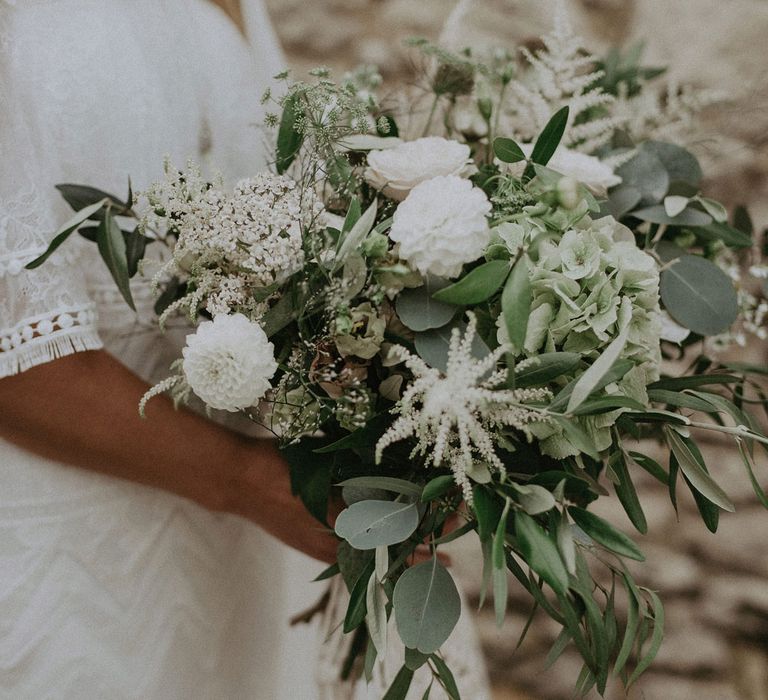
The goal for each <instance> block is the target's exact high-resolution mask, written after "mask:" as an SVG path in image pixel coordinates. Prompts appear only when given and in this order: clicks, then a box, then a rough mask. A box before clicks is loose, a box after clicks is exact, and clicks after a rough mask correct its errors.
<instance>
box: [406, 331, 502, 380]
mask: <svg viewBox="0 0 768 700" xmlns="http://www.w3.org/2000/svg"><path fill="white" fill-rule="evenodd" d="M454 328H456V329H458V330H459V332H460V333H461V334H462V335H464V334H465V333H466V331H467V324H466V323H465V322H464V321H460V320H454V321H452V322H451V323H448V324H447V325H445V326H442V327H440V328H432V329H431V330H428V331H423V332H421V333H417V334H416V338H415V339H414V345H415V346H416V352H417V353H418V354H419V357H421V359H422V360H424V362H426V363H427V364H428V365H430V367H434V368H436V369H439V370H442V371H443V372H444V371H445V370H446V369H447V368H448V348H449V347H450V343H451V333H452V332H453V329H454ZM490 352H491V351H490V349H489V348H488V346H487V345H486V344H485V343H484V342H483V339H482V338H481V337H480V336H479V335H477V334H475V337H474V338H473V340H472V347H471V353H472V356H473V357H474V358H475V359H477V360H482V359H483V358H484V357H487V356H488V354H490Z"/></svg>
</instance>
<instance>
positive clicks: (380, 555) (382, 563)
mask: <svg viewBox="0 0 768 700" xmlns="http://www.w3.org/2000/svg"><path fill="white" fill-rule="evenodd" d="M373 560H374V563H375V566H376V568H375V573H376V580H377V581H382V582H383V581H384V579H385V578H386V577H387V572H388V571H389V547H387V546H386V545H379V546H378V547H376V553H375V554H374V557H373Z"/></svg>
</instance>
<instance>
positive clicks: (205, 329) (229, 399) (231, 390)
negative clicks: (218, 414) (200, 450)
mask: <svg viewBox="0 0 768 700" xmlns="http://www.w3.org/2000/svg"><path fill="white" fill-rule="evenodd" d="M182 354H183V356H184V360H183V363H182V369H183V371H184V376H185V378H186V381H187V384H189V386H190V388H191V389H192V391H194V392H195V394H197V395H198V396H199V397H200V398H201V399H202V400H203V401H204V402H205V403H206V404H207V405H208V406H210V407H211V408H218V409H222V410H225V411H238V410H240V409H243V408H248V407H250V406H254V405H256V404H257V403H258V402H259V399H261V397H262V396H264V394H265V393H266V391H267V389H269V388H270V383H269V380H270V379H271V378H272V375H273V374H274V373H275V370H276V369H277V362H275V356H274V347H273V345H272V343H270V342H269V340H268V339H267V336H266V333H264V331H263V330H262V328H261V326H260V325H259V324H258V323H255V322H253V321H249V320H248V318H246V317H245V316H244V315H243V314H232V315H231V316H224V315H220V316H216V317H215V318H214V319H213V321H205V322H204V323H201V324H200V325H199V326H198V328H197V332H195V333H192V334H191V335H188V336H187V346H186V347H185V348H184V349H183V350H182Z"/></svg>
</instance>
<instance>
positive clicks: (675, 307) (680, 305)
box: [659, 255, 739, 336]
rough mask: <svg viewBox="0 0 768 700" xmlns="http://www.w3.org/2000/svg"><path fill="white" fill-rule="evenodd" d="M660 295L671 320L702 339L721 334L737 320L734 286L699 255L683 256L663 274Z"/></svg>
mask: <svg viewBox="0 0 768 700" xmlns="http://www.w3.org/2000/svg"><path fill="white" fill-rule="evenodd" d="M659 291H660V294H661V300H662V302H663V303H664V307H665V308H666V310H667V311H668V312H669V314H670V316H672V318H674V319H675V321H677V322H678V323H679V324H680V325H682V326H684V327H685V328H688V329H690V330H692V331H693V332H694V333H698V334H699V335H705V336H707V335H717V334H718V333H722V332H723V331H725V330H727V329H728V328H729V327H730V325H731V324H732V323H733V322H734V321H735V320H736V317H737V316H738V312H739V307H738V298H737V295H736V290H735V289H734V286H733V282H731V279H730V278H729V277H728V275H726V274H725V273H724V272H723V271H722V270H721V269H720V268H719V267H717V265H715V264H714V263H713V262H710V261H709V260H707V259H705V258H702V257H700V256H698V255H683V256H682V257H680V258H678V259H677V260H676V261H674V262H672V263H671V264H670V265H669V267H667V268H666V269H665V270H663V271H662V273H661V280H660V285H659Z"/></svg>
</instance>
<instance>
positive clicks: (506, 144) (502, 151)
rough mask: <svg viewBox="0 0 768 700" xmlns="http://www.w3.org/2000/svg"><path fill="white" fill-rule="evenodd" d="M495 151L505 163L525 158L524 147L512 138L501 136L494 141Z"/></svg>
mask: <svg viewBox="0 0 768 700" xmlns="http://www.w3.org/2000/svg"><path fill="white" fill-rule="evenodd" d="M493 152H494V154H495V155H496V157H497V158H498V159H499V160H500V161H502V162H503V163H518V162H520V161H521V160H525V153H523V149H522V148H520V146H518V145H517V143H516V142H515V141H513V140H512V139H507V138H503V137H499V138H497V139H494V141H493Z"/></svg>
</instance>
